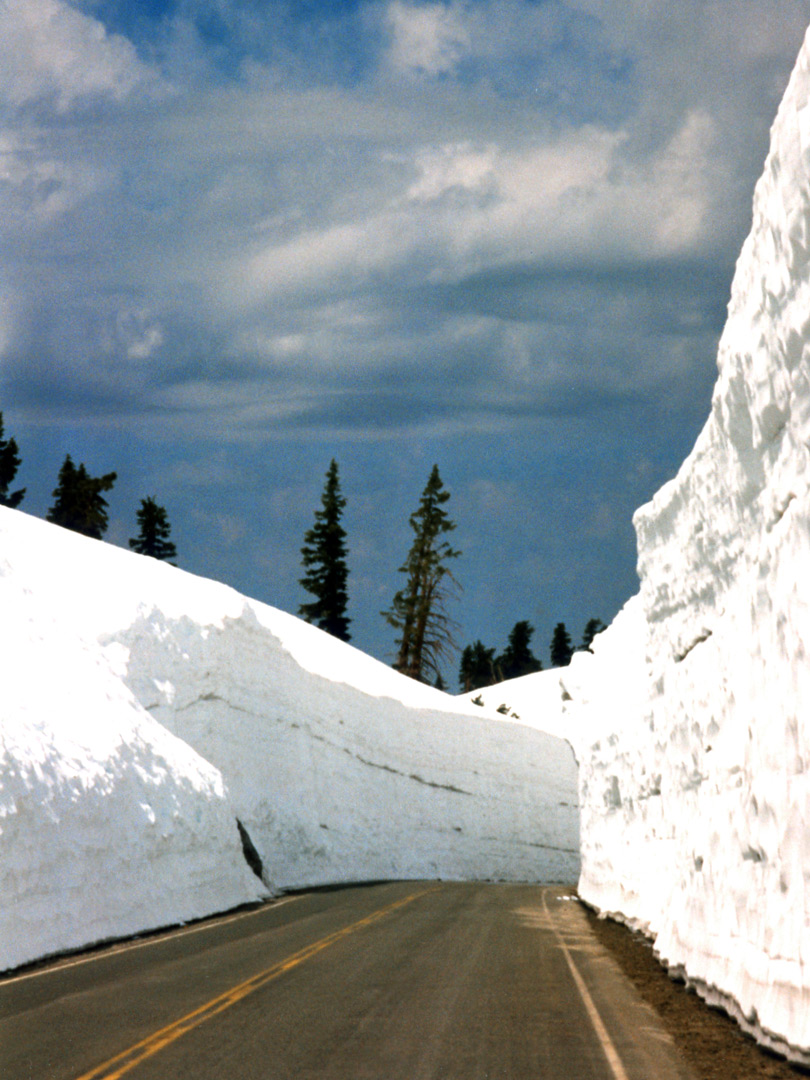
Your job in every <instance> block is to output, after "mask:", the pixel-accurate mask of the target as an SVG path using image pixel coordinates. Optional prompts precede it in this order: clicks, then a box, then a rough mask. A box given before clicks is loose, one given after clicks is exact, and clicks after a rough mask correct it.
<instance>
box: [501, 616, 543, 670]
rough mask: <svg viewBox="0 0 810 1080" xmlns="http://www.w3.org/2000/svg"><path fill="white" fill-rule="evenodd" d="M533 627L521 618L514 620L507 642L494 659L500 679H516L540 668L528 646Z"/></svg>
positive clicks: (540, 665)
mask: <svg viewBox="0 0 810 1080" xmlns="http://www.w3.org/2000/svg"><path fill="white" fill-rule="evenodd" d="M533 633H534V627H533V626H532V624H531V623H530V622H527V621H526V620H523V621H522V622H516V623H515V625H514V626H513V627H512V629H511V630H510V632H509V638H508V644H507V646H506V648H505V649H504V651H503V652H502V653H501V655H500V656H499V657H498V659H497V660H496V666H497V668H498V669H499V673H500V677H501V678H502V679H517V678H519V677H520V676H521V675H531V674H532V672H535V671H540V670H542V667H543V665H542V664H541V663H540V661H539V660H538V659H537V657H536V656H535V655H534V653H533V652H532V650H531V649H530V648H529V643H530V642H531V640H532V634H533Z"/></svg>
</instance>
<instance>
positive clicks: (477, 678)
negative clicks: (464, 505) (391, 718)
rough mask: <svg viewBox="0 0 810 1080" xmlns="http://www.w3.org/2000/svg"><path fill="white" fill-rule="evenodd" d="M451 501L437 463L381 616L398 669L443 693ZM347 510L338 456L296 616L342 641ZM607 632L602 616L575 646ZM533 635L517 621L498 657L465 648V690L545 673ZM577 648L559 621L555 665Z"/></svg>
mask: <svg viewBox="0 0 810 1080" xmlns="http://www.w3.org/2000/svg"><path fill="white" fill-rule="evenodd" d="M449 498H450V493H449V492H448V491H446V490H445V488H444V485H443V484H442V480H441V477H440V475H439V468H438V466H437V465H434V466H433V468H432V470H431V473H430V476H429V477H428V481H427V484H426V485H425V489H424V491H423V492H422V495H421V498H420V500H419V505H418V507H417V508H416V510H414V512H413V513H412V514H411V516H410V518H409V519H408V523H409V525H410V527H411V530H412V532H413V540H412V543H411V547H410V550H409V551H408V554H407V556H406V557H405V560H404V562H403V563H402V565H401V566H400V567H399V573H400V574H403V575H405V583H404V585H403V587H402V588H401V589H399V590H398V591H397V593H396V594H395V596H394V599H393V601H392V603H391V607H390V608H388V609H387V610H386V611H383V612H381V615H382V616H383V618H385V619H386V621H387V622H388V623H389V624H390V625H391V626H392V627H393V628H394V629H395V630H397V631H398V637H397V638H396V640H395V647H396V659H395V660H394V664H393V666H394V667H395V668H396V669H397V671H401V672H402V673H403V674H404V675H408V676H410V677H411V678H412V679H417V680H419V681H420V682H428V681H430V682H433V683H434V685H436V686H438V687H439V688H440V689H445V684H444V680H443V677H442V672H441V663H442V661H443V660H446V659H447V658H448V657H449V655H450V654H451V653H453V652H454V651H455V650H456V648H457V646H456V642H455V640H454V637H453V630H454V629H456V628H457V624H456V623H455V622H453V620H452V619H451V618H450V615H449V613H448V601H449V600H451V599H452V598H453V597H454V596H455V595H456V593H457V591H458V588H459V585H458V582H457V580H456V578H455V577H454V576H453V573H452V569H451V566H452V562H453V560H455V559H457V558H458V557H459V556H460V554H461V552H460V551H458V550H457V549H456V548H454V547H453V546H452V545H451V543H450V541H449V539H448V537H447V534H448V533H450V532H452V531H453V529H455V527H456V526H455V523H454V522H453V521H452V520H451V519H450V517H449V516H448V514H447V511H446V509H445V504H446V503H447V501H448V500H449ZM345 505H346V499H345V498H344V497H343V495H342V493H341V489H340V479H339V475H338V465H337V462H336V461H335V460H334V458H333V459H332V461H331V462H330V465H329V469H328V471H327V473H326V484H325V486H324V490H323V494H322V496H321V508H320V509H319V510H316V512H315V524H314V525H313V527H312V528H311V529H310V530H309V531H308V532H307V533H306V534H305V536H304V546H303V547H302V548H301V556H302V562H303V566H304V569H305V571H306V574H305V576H304V577H302V578H300V579H299V583H300V584H301V585H303V587H304V589H306V591H307V592H309V593H311V594H312V595H313V596H314V597H315V599H314V600H311V601H308V602H306V603H303V604H301V606H300V607H299V609H298V614H299V615H300V616H301V617H302V618H303V619H306V621H307V622H311V623H314V624H315V625H316V626H319V627H320V628H321V629H322V630H326V631H328V632H329V633H330V634H334V636H335V637H338V638H340V639H341V640H342V641H349V640H350V639H351V635H350V634H349V623H350V622H351V620H350V619H349V617H348V615H347V608H348V590H347V581H348V567H347V565H346V553H347V552H346V532H345V530H344V528H343V526H342V523H341V518H342V515H343V509H344V507H345ZM604 629H605V624H604V623H603V622H602V620H601V619H589V620H588V623H587V624H586V626H585V630H584V632H583V636H582V643H581V644H580V645H579V646H578V648H579V649H583V650H587V649H590V646H591V642H592V641H593V639H594V637H595V636H596V635H597V634H598V633H599V632H600V631H601V630H604ZM533 634H534V627H533V626H532V625H531V623H529V622H528V621H525V620H524V621H521V622H517V623H515V625H514V627H513V628H512V630H511V632H510V634H509V638H508V641H507V645H506V648H505V649H504V651H503V652H502V653H500V654H499V655H496V653H495V649H494V648H487V647H486V646H485V645H484V644H483V643H482V642H481V641H475V642H474V643H473V644H472V645H467V646H466V647H465V648H464V649H463V650H462V653H461V663H460V665H459V673H458V682H459V687H460V688H461V690H462V691H464V692H468V691H470V690H478V689H480V688H481V687H484V686H493V685H494V684H496V683H499V682H502V681H503V680H504V679H515V678H517V677H518V676H520V675H529V674H531V673H532V672H535V671H540V670H542V666H543V665H542V664H541V662H540V660H539V659H538V658H537V657H536V656H535V655H534V653H533V652H532V650H531V639H532V635H533ZM575 651H576V649H575V646H574V645H573V643H572V640H571V636H570V634H569V633H568V631H567V630H566V627H565V623H562V622H559V623H557V625H556V626H555V627H554V632H553V634H552V638H551V643H550V646H549V654H550V659H551V665H552V667H564V666H565V665H566V664H568V663H570V661H571V657H572V656H573V654H574V652H575Z"/></svg>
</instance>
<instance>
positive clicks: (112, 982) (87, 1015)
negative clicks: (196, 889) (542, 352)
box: [0, 882, 694, 1080]
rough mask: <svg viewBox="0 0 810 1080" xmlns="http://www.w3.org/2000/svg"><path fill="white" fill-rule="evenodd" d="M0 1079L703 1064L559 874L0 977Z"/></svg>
mask: <svg viewBox="0 0 810 1080" xmlns="http://www.w3.org/2000/svg"><path fill="white" fill-rule="evenodd" d="M0 1076H2V1078H3V1080H118V1078H119V1077H123V1076H126V1077H129V1078H131V1080H181V1078H182V1080H189V1078H192V1077H193V1078H194V1080H230V1078H234V1080H545V1078H548V1080H552V1078H553V1080H694V1078H693V1077H692V1074H691V1073H690V1072H689V1070H688V1069H687V1068H686V1066H685V1064H683V1062H682V1061H681V1060H680V1059H679V1057H678V1055H677V1053H676V1051H675V1049H674V1047H673V1045H672V1042H671V1040H670V1038H669V1036H668V1035H666V1034H665V1033H664V1031H663V1030H662V1028H661V1027H660V1025H659V1023H658V1022H657V1019H656V1017H655V1014H654V1013H653V1012H652V1011H651V1010H650V1009H649V1008H648V1007H647V1006H646V1005H644V1004H643V1003H642V1002H641V1001H640V999H639V998H638V997H637V995H636V992H635V990H634V989H633V988H632V987H631V986H630V984H629V983H628V982H627V981H626V980H625V979H624V977H623V976H622V975H621V974H620V973H619V971H618V969H617V968H616V967H615V965H614V963H613V961H612V960H611V959H610V958H609V956H608V954H607V953H605V952H604V951H603V949H602V948H601V947H600V946H599V945H598V943H597V942H596V940H595V939H594V937H593V936H592V935H591V933H590V931H589V929H588V926H587V922H586V919H585V916H584V914H583V912H582V910H581V909H580V907H579V905H578V903H577V901H576V900H574V899H573V898H572V897H571V894H570V891H569V890H567V889H565V888H561V887H539V886H527V885H487V884H462V883H444V884H437V883H432V882H425V883H418V882H417V883H414V882H398V883H389V884H383V885H374V886H366V887H353V888H347V889H339V890H334V891H322V892H313V893H307V894H304V895H301V896H295V897H289V898H286V899H284V900H282V901H281V902H280V903H276V904H271V905H268V906H265V907H263V908H260V909H258V910H255V911H250V912H246V913H244V912H243V913H240V914H238V915H235V916H234V915H231V916H226V917H224V918H222V919H218V920H214V921H211V922H209V923H204V924H200V925H197V926H193V927H187V928H185V929H181V930H180V931H176V932H172V933H168V934H165V935H161V936H159V937H154V938H148V939H145V940H143V941H139V942H133V943H128V944H126V945H124V946H118V947H113V948H111V949H107V950H104V951H101V952H97V953H93V954H89V955H85V956H82V957H74V958H70V959H67V960H64V961H61V962H57V963H55V964H53V965H49V966H47V967H44V968H39V969H36V970H34V971H31V972H27V973H22V974H21V975H18V976H16V977H14V976H12V977H9V978H6V979H3V980H0Z"/></svg>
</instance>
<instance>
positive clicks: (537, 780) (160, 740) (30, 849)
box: [0, 507, 579, 969]
mask: <svg viewBox="0 0 810 1080" xmlns="http://www.w3.org/2000/svg"><path fill="white" fill-rule="evenodd" d="M0 611H2V619H0V685H2V687H3V693H2V698H0V969H5V968H10V967H14V966H16V965H19V964H22V963H25V962H27V961H29V960H33V959H36V958H38V957H41V956H44V955H47V954H50V953H55V952H58V951H62V950H66V949H71V948H76V947H79V946H81V945H84V944H87V943H89V942H94V941H99V940H103V939H106V938H111V937H117V936H122V935H125V934H130V933H134V932H137V931H141V930H145V929H148V928H152V927H156V926H160V925H166V924H170V923H176V922H179V921H185V920H188V919H191V918H195V917H200V916H203V915H206V914H209V913H211V912H214V911H221V910H225V909H227V908H231V907H234V906H236V905H238V904H241V903H245V902H250V901H254V900H257V899H261V898H264V897H267V896H268V895H271V894H272V892H273V891H276V890H283V889H286V888H291V887H295V886H305V885H317V884H325V883H334V882H348V881H361V880H376V879H381V878H437V877H441V878H472V879H490V878H491V879H495V880H500V879H503V880H528V881H573V880H575V879H576V875H577V874H578V871H579V853H578V845H579V838H578V810H577V805H576V801H577V790H576V766H575V762H574V758H573V754H572V753H571V749H570V747H569V746H568V744H567V743H565V742H563V741H562V740H561V739H557V738H554V737H552V736H549V735H546V734H543V733H539V732H536V731H532V730H529V729H528V728H526V727H525V726H521V725H518V724H509V723H501V722H500V718H498V720H493V719H491V718H488V717H486V716H483V715H481V713H480V710H478V709H476V708H475V707H474V706H471V705H467V704H464V703H459V702H458V701H457V700H456V699H454V698H451V697H449V696H448V695H446V694H443V693H441V692H439V691H437V690H434V689H432V688H430V687H427V686H424V685H422V684H419V683H416V682H414V681H413V680H410V679H406V678H405V677H403V676H401V675H399V674H397V673H396V672H394V671H392V670H391V669H390V668H388V667H386V666H385V665H384V664H380V663H378V662H377V661H375V660H373V659H372V658H370V657H368V656H366V655H364V654H363V653H361V652H359V651H358V650H357V649H354V648H352V647H351V646H349V645H346V644H344V643H342V642H339V641H337V640H336V639H334V638H331V637H329V636H328V635H327V634H324V633H322V632H321V631H320V630H317V629H315V628H314V627H312V626H308V625H307V624H305V623H302V622H301V621H300V620H298V619H296V618H294V617H292V616H290V615H287V614H285V613H283V612H280V611H277V610H275V609H273V608H270V607H267V606H265V605H263V604H259V603H256V602H254V601H250V600H248V599H246V598H245V597H243V596H240V595H239V594H238V593H236V592H234V591H233V590H232V589H229V588H227V587H225V586H223V585H219V584H217V583H215V582H211V581H206V580H204V579H201V578H197V577H194V576H193V575H191V574H187V573H184V572H183V571H182V570H179V569H176V568H174V567H172V566H168V565H166V564H163V563H158V562H156V561H155V560H153V559H148V558H144V557H142V556H139V555H135V554H133V553H131V552H128V551H123V550H121V549H119V548H115V547H112V546H110V545H107V544H103V543H100V542H98V541H94V540H89V539H87V538H85V537H82V536H79V535H77V534H75V533H71V532H68V531H66V530H63V529H60V528H57V527H56V526H53V525H49V524H47V523H45V522H43V521H39V520H37V519H35V518H32V517H29V516H27V515H25V514H22V513H20V512H19V511H15V510H8V509H5V508H2V507H0ZM237 822H238V823H239V824H237ZM243 838H244V839H245V842H246V847H247V850H248V853H249V854H250V859H251V862H252V864H253V869H251V868H250V867H249V866H248V861H247V859H246V855H245V850H244V849H243ZM251 848H252V850H251ZM257 857H258V860H260V865H259V862H258V861H257Z"/></svg>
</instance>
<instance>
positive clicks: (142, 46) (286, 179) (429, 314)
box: [0, 0, 810, 685]
mask: <svg viewBox="0 0 810 1080" xmlns="http://www.w3.org/2000/svg"><path fill="white" fill-rule="evenodd" d="M673 9H674V10H673ZM808 22H810V0H804V2H798V0H756V2H755V0H722V2H719V0H713V2H710V0H682V2H680V3H679V4H677V5H672V4H671V3H665V2H664V0H626V2H623V3H619V2H618V0H568V2H564V0H544V2H538V0H535V2H529V0H480V2H479V0H469V2H466V3H464V2H458V3H447V4H445V3H427V4H424V3H410V2H405V0H389V2H369V3H362V2H352V3H334V2H332V3H328V4H327V3H315V2H304V3H302V2H298V3H272V2H270V3H268V2H266V0H262V2H261V3H259V2H258V0H256V2H253V0H205V2H195V3H189V2H185V0H177V2H167V3H161V2H157V0H149V2H147V0H143V2H139V3H132V2H131V0H82V2H73V3H68V2H65V0H0V152H1V156H0V222H1V223H2V224H0V228H1V229H2V241H1V242H0V410H2V412H3V414H4V419H5V426H6V434H7V435H14V437H15V438H16V439H17V441H18V443H19V445H20V449H21V453H22V457H23V465H22V468H21V471H20V475H19V478H18V479H19V481H20V483H21V484H25V485H26V486H27V488H28V494H27V496H26V499H25V501H24V503H23V505H22V509H24V510H27V511H28V512H30V513H33V514H38V515H42V516H44V514H45V513H46V511H47V509H48V506H49V505H50V503H51V492H52V490H53V487H54V485H55V482H56V474H57V472H58V469H59V465H60V464H61V461H62V460H63V458H64V455H65V454H66V453H68V452H69V453H71V454H72V456H73V457H74V459H75V460H76V461H83V462H84V463H85V464H86V466H87V468H88V469H89V470H90V471H91V472H92V473H104V472H108V471H110V470H113V469H114V470H116V471H117V472H118V475H119V479H118V482H117V484H116V487H115V489H114V491H113V492H112V494H111V496H110V511H111V528H110V532H109V534H108V537H109V539H110V540H111V541H112V542H114V543H119V544H122V545H126V542H127V539H128V537H129V536H131V535H133V533H134V531H135V513H136V510H137V507H138V504H139V501H140V499H141V498H142V497H144V496H146V495H153V496H155V497H156V498H157V499H158V501H159V502H160V503H162V504H163V505H165V506H166V508H167V510H168V513H169V517H170V520H171V522H172V526H173V536H174V538H175V540H176V542H177V545H178V548H179V552H180V563H181V565H182V566H183V567H184V568H186V569H189V570H192V571H194V572H197V573H202V574H205V575H208V576H211V577H214V578H217V579H220V580H223V581H226V582H228V583H230V584H232V585H234V586H235V587H236V588H238V589H239V590H241V591H243V592H246V593H248V594H249V595H251V596H254V597H257V598H258V599H261V600H265V601H267V602H269V603H272V604H276V605H277V606H279V607H282V608H285V609H287V610H291V611H295V610H296V609H297V606H298V604H299V603H300V602H301V601H303V600H304V599H306V597H305V595H304V594H303V592H302V590H301V589H300V587H299V586H298V583H297V581H298V577H299V576H300V572H301V570H300V547H301V543H302V541H303V534H304V532H305V530H306V529H307V528H309V527H310V525H311V524H312V520H313V513H314V511H315V509H316V507H317V506H318V502H319V498H320V493H321V490H322V487H323V481H324V475H325V472H326V469H327V467H328V465H329V461H330V459H331V458H332V457H333V456H334V457H335V458H336V459H337V461H338V464H339V466H340V474H341V480H342V484H343V490H344V494H345V496H346V497H347V500H348V505H347V509H346V514H345V525H346V528H347V531H348V544H349V549H350V555H349V569H350V577H349V590H350V611H349V614H350V616H351V618H352V620H353V624H352V632H353V640H354V642H355V644H357V645H358V646H360V647H361V648H364V649H366V650H367V651H369V652H372V653H373V654H375V655H377V656H379V657H380V658H381V659H389V658H390V655H391V653H392V651H393V640H392V636H391V631H390V630H389V628H387V627H386V625H385V623H384V621H383V620H382V619H381V618H380V616H379V612H380V611H381V610H382V609H384V608H386V607H388V606H389V604H390V601H391V598H392V596H393V593H394V592H395V590H396V589H397V588H398V587H399V581H398V580H397V579H398V575H397V572H396V571H397V567H398V566H399V565H400V563H401V562H402V560H403V558H404V556H405V553H406V551H407V547H408V545H409V531H408V526H407V518H408V515H409V513H410V512H411V511H412V510H413V509H414V508H415V506H416V503H417V501H418V497H419V494H420V492H421V490H422V488H423V486H424V483H425V481H426V479H427V476H428V473H429V472H430V468H431V466H432V464H433V463H434V462H437V463H438V464H439V468H440V471H441V474H442V477H443V479H444V481H445V484H446V486H447V488H448V489H449V490H450V492H451V496H452V497H451V501H450V503H449V506H448V508H449V510H450V512H451V514H452V516H453V517H454V519H455V520H456V522H457V526H458V527H457V531H456V533H455V543H456V545H457V546H458V547H459V548H460V549H461V550H462V552H463V556H462V558H461V559H460V560H459V562H458V565H457V572H458V577H459V580H460V582H461V584H462V586H463V592H462V593H461V595H460V597H459V599H458V601H457V603H456V604H455V606H454V609H453V611H452V614H453V615H454V616H455V618H456V619H457V621H458V622H459V624H460V627H459V631H458V638H459V643H460V644H461V645H464V644H466V643H468V642H469V641H472V640H473V639H474V638H478V637H480V638H482V639H483V640H484V642H485V643H487V644H490V645H494V646H496V647H498V648H501V647H503V645H504V644H505V641H506V635H507V634H508V631H509V629H510V628H511V626H512V625H513V624H514V623H515V622H516V621H517V620H519V619H529V620H530V621H531V622H532V623H533V624H534V625H535V627H536V628H537V634H536V638H535V644H536V651H537V653H538V655H539V656H540V657H541V659H543V660H544V661H547V659H548V642H549V641H550V638H551V632H552V629H553V626H554V624H555V623H556V622H558V621H561V620H562V621H564V622H565V623H566V624H567V626H568V627H569V629H570V630H571V632H572V634H573V635H574V637H575V638H576V639H579V637H580V636H581V633H582V629H583V627H584V624H585V622H586V621H587V619H588V618H590V617H591V616H599V617H601V618H602V619H604V620H605V621H609V620H610V619H611V618H612V617H613V616H614V615H615V613H616V611H617V610H618V609H619V607H620V606H621V605H622V603H624V601H625V600H627V599H628V598H629V597H630V596H631V595H632V594H633V593H634V592H635V591H636V588H637V581H636V577H635V539H634V533H633V529H632V523H631V517H632V513H633V511H634V510H635V509H636V507H638V506H639V505H640V504H642V503H643V502H645V501H646V500H648V499H649V498H650V497H651V496H652V495H653V493H654V492H655V491H656V490H657V488H658V487H660V485H661V484H662V483H664V482H665V481H666V480H667V479H669V478H670V477H671V476H673V475H674V473H675V472H676V471H677V468H678V466H679V465H680V463H681V461H682V460H683V458H684V456H685V455H686V454H687V453H688V451H689V449H690V448H691V446H692V443H693V442H694V439H695V437H696V435H697V433H698V431H699V430H700V428H701V426H702V424H703V422H704V420H705V418H706V416H707V415H708V410H709V404H710V399H711V389H712V385H713V382H714V373H715V352H716V345H717V339H718V337H719V334H720V331H721V329H722V325H723V320H724V316H725V306H726V303H727V301H728V294H729V287H730V283H731V277H732V274H733V269H734V262H735V259H736V256H737V253H738V251H739V248H740V245H741V243H742V241H743V239H744V237H745V235H746V232H747V230H748V226H749V223H750V208H751V199H752V193H753V187H754V184H755V182H756V179H757V177H758V176H759V174H760V172H761V169H762V163H763V161H764V157H765V154H766V152H767V145H768V129H769V126H770V124H771V122H772V120H773V117H774V115H775V111H776V108H777V106H778V103H779V100H780V98H781V95H782V93H783V91H784V88H785V86H786V84H787V79H788V77H789V74H790V71H791V68H792V66H793V63H794V60H795V56H796V54H797V52H798V49H799V47H800V45H801V42H802V38H803V35H804V32H805V27H806V25H807V23H808ZM456 670H457V668H456V662H455V661H453V662H452V663H450V664H448V667H447V671H446V673H445V674H446V677H447V678H448V681H449V682H451V684H452V685H454V684H455V674H456Z"/></svg>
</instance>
